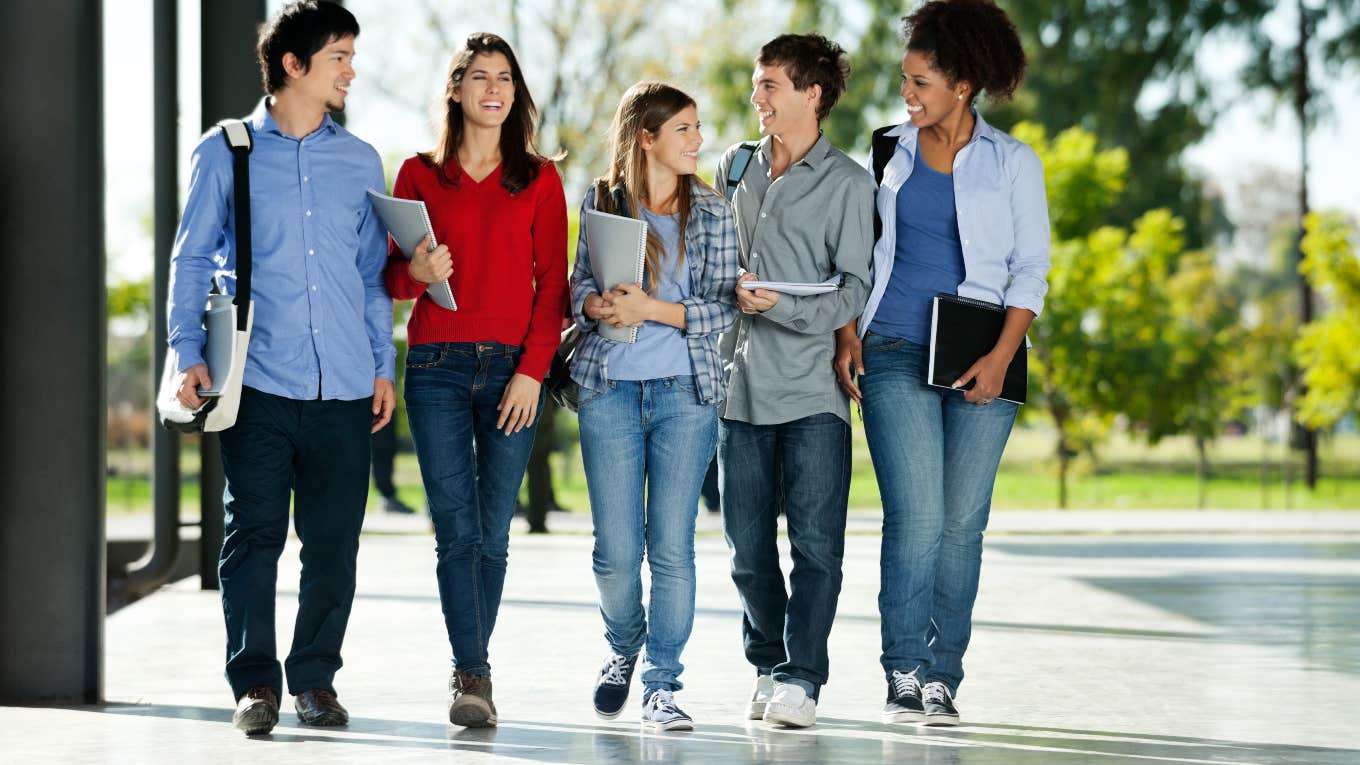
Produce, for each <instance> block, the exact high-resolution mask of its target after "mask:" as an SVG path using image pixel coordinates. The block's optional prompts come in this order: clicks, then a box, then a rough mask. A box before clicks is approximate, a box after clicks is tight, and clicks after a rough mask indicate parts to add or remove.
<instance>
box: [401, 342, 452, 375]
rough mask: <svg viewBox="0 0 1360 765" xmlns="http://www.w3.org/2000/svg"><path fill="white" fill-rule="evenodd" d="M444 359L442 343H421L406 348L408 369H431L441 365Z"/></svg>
mask: <svg viewBox="0 0 1360 765" xmlns="http://www.w3.org/2000/svg"><path fill="white" fill-rule="evenodd" d="M443 360H444V349H443V346H442V345H441V344H440V343H421V344H420V345H413V346H411V347H410V348H408V349H406V368H407V369H429V368H431V367H437V366H439V362H441V361H443Z"/></svg>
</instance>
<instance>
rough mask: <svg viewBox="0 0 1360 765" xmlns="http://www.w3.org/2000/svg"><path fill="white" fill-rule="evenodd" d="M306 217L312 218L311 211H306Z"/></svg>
mask: <svg viewBox="0 0 1360 765" xmlns="http://www.w3.org/2000/svg"><path fill="white" fill-rule="evenodd" d="M307 217H308V218H310V217H312V211H311V210H308V211H307Z"/></svg>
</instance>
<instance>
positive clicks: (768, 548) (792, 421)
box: [717, 34, 874, 727]
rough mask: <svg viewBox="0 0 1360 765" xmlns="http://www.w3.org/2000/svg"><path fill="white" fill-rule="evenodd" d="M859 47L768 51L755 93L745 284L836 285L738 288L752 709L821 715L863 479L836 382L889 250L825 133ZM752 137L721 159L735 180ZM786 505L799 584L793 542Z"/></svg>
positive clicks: (728, 526)
mask: <svg viewBox="0 0 1360 765" xmlns="http://www.w3.org/2000/svg"><path fill="white" fill-rule="evenodd" d="M848 74H849V66H848V64H847V62H846V55H845V51H844V50H842V49H841V48H840V46H838V45H836V44H835V43H833V42H831V41H830V40H828V39H826V38H825V37H822V36H820V35H815V34H814V35H782V36H780V37H777V38H775V39H774V40H771V41H770V42H769V43H766V45H765V46H764V47H763V48H761V50H760V55H759V56H758V57H757V58H756V66H755V73H754V75H753V76H752V78H751V81H752V84H753V86H754V90H753V92H752V94H751V104H752V105H753V106H754V107H755V110H756V115H757V117H758V118H759V120H760V133H761V135H762V136H764V139H763V140H761V142H760V144H759V148H758V149H757V151H756V152H755V153H754V155H752V156H751V158H750V163H749V165H748V166H747V167H746V170H745V172H744V174H743V175H742V177H741V180H740V183H739V184H738V186H737V187H736V190H735V193H734V194H733V195H732V205H733V207H734V209H735V212H736V221H737V236H738V240H739V244H740V250H741V265H742V267H743V268H744V269H745V270H746V271H747V273H746V274H745V275H744V276H743V277H742V281H743V282H744V281H750V280H752V279H756V278H759V279H761V280H767V281H782V282H821V281H825V280H827V279H829V278H831V277H833V276H835V275H837V274H840V275H841V276H842V277H843V281H842V284H841V287H840V289H838V290H836V291H834V292H828V293H824V294H820V295H806V296H795V295H785V294H780V293H778V292H773V291H770V290H766V289H756V290H749V289H747V288H746V287H744V286H742V285H741V282H739V283H738V286H737V300H738V303H739V307H740V308H741V314H740V315H739V318H738V322H737V325H736V326H735V327H734V328H733V329H732V330H731V331H730V332H729V333H728V334H727V335H726V336H724V338H723V344H722V362H723V367H724V370H725V372H726V374H727V375H728V385H729V389H728V400H727V404H726V409H725V410H724V412H723V419H722V423H721V435H720V440H719V445H718V459H719V464H720V472H721V479H720V480H721V483H722V512H723V529H724V532H725V534H726V537H727V542H728V545H729V547H730V548H731V550H732V579H733V581H734V582H736V585H737V591H738V593H739V594H740V596H741V601H742V609H743V611H744V612H745V613H744V619H743V621H742V635H743V639H744V642H745V648H746V658H747V660H748V661H750V662H751V663H752V664H753V665H755V667H756V673H757V674H756V687H755V691H754V692H753V694H752V698H751V704H750V707H749V710H748V711H749V715H750V717H751V719H762V718H763V719H764V720H766V721H767V722H771V723H776V724H779V725H786V726H792V727H807V726H810V725H812V724H813V723H814V722H815V721H816V717H817V697H818V694H819V691H820V689H821V686H822V685H823V684H825V683H826V680H827V671H828V658H827V650H826V642H827V636H828V635H829V634H830V632H831V623H832V621H833V620H834V619H835V615H836V600H837V598H838V596H839V595H840V589H841V558H842V556H843V554H844V549H845V513H846V504H847V502H848V498H849V490H850V404H849V400H848V399H847V398H846V396H845V394H844V393H842V392H841V390H840V389H839V388H838V386H837V385H836V379H835V374H834V370H833V368H832V361H833V357H834V356H835V351H836V340H835V331H836V329H837V328H839V327H841V326H843V325H844V324H845V323H846V322H848V321H850V320H851V319H853V318H854V317H855V316H857V315H859V313H860V311H862V310H863V308H864V301H865V298H866V296H867V293H868V284H869V280H870V270H869V257H870V252H871V251H872V248H873V244H874V242H873V205H874V182H873V178H872V177H871V176H870V175H869V173H868V172H866V171H865V170H864V168H863V167H861V166H860V165H858V164H857V163H856V162H855V161H854V160H852V159H850V158H849V157H848V156H846V155H845V153H844V152H842V151H840V150H839V149H837V148H835V147H834V146H832V145H831V143H830V142H829V141H827V139H826V136H824V135H822V134H821V129H820V125H821V121H822V120H823V119H825V118H826V116H827V114H828V113H829V112H830V111H831V107H832V106H833V105H834V104H835V103H836V100H837V99H838V98H839V97H840V95H841V93H843V92H844V91H845V84H846V77H847V75H848ZM739 151H741V147H740V145H738V146H733V147H732V148H730V149H728V151H727V152H726V153H725V154H724V155H723V159H722V161H721V162H719V163H718V174H717V178H718V179H719V181H720V182H721V181H722V180H723V179H726V178H727V177H728V168H729V167H731V165H732V162H733V159H734V157H735V155H736V154H737V153H738V152H739ZM781 512H782V513H783V514H784V516H785V518H786V521H787V525H788V534H789V543H790V545H791V546H792V548H793V572H792V574H791V575H790V583H791V584H792V591H791V592H786V590H785V588H784V575H783V572H782V571H781V570H780V563H779V549H778V546H777V534H778V530H777V519H778V517H779V514H780V513H781Z"/></svg>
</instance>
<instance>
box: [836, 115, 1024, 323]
mask: <svg viewBox="0 0 1360 765" xmlns="http://www.w3.org/2000/svg"><path fill="white" fill-rule="evenodd" d="M973 117H974V118H975V119H976V124H975V125H974V127H973V137H972V139H971V140H970V141H969V142H968V143H967V145H965V146H964V147H963V148H962V149H960V150H959V153H958V154H957V155H956V156H955V157H954V204H955V208H956V210H957V213H958V223H959V240H960V242H961V244H962V245H963V267H964V277H963V281H962V282H960V283H959V286H958V294H960V295H962V296H964V297H970V298H975V299H977V300H986V301H987V302H989V303H996V304H999V305H1005V306H1008V307H1009V306H1014V307H1016V308H1027V309H1029V310H1030V311H1032V312H1033V313H1034V315H1035V316H1038V315H1039V314H1040V313H1041V312H1043V310H1044V295H1046V294H1047V293H1048V260H1049V255H1048V252H1049V228H1048V195H1047V193H1046V192H1045V190H1044V166H1043V163H1042V162H1040V161H1039V155H1038V154H1035V153H1034V149H1032V148H1030V147H1029V145H1028V144H1025V143H1023V142H1021V141H1019V140H1016V139H1015V138H1012V137H1011V136H1009V135H1007V134H1006V133H1003V132H1002V131H1000V130H997V129H996V128H994V127H992V126H991V125H988V124H987V122H986V121H985V120H983V119H982V115H980V114H978V113H977V112H976V111H974V112H973ZM918 133H919V130H918V129H917V128H916V127H913V126H912V124H911V123H910V122H906V123H903V124H901V125H899V126H897V127H896V128H895V129H893V130H891V131H889V132H888V135H890V136H893V137H895V138H896V139H897V146H896V150H895V151H894V153H893V156H892V159H890V160H888V165H887V167H885V168H884V169H883V182H882V183H881V184H880V185H879V187H878V201H877V204H878V214H879V217H880V218H882V220H883V233H882V235H880V236H879V238H878V242H877V243H875V245H874V282H873V287H872V288H871V289H870V290H869V303H868V305H866V306H865V308H864V313H863V314H862V315H861V316H860V319H859V333H860V335H861V336H863V335H864V333H865V332H866V331H867V330H868V329H869V324H870V323H871V322H872V321H873V318H874V314H875V313H877V312H878V308H879V306H880V304H881V303H882V301H883V296H884V293H885V292H886V291H887V289H888V282H889V280H890V279H891V278H892V269H893V261H894V255H895V254H896V251H897V192H898V190H899V189H901V188H902V184H903V183H905V182H906V180H907V177H908V176H910V175H911V171H912V169H913V167H914V166H915V163H916V162H915V160H916V152H917V149H918V144H917V137H918Z"/></svg>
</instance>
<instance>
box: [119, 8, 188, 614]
mask: <svg viewBox="0 0 1360 765" xmlns="http://www.w3.org/2000/svg"><path fill="white" fill-rule="evenodd" d="M178 5H179V4H178V2H176V0H156V2H155V6H154V10H153V13H154V20H153V27H152V48H153V51H154V60H155V70H154V74H153V90H154V97H153V105H152V136H153V138H154V141H155V170H154V173H155V201H154V208H153V209H154V218H155V230H156V252H155V258H156V264H155V275H154V277H153V279H152V296H151V303H152V306H151V315H152V320H151V324H152V351H153V353H154V364H153V366H152V369H151V386H152V388H151V390H152V394H151V397H152V399H153V400H154V399H155V396H156V393H155V391H156V387H157V386H158V385H159V384H160V373H161V367H163V366H164V365H165V351H166V298H167V296H168V292H169V285H170V250H171V248H173V247H174V243H175V229H176V227H177V226H176V224H177V223H178V221H179V172H178V170H179V142H178V140H177V135H178V127H179V19H178V16H179V13H178ZM151 416H152V419H153V422H152V423H151V504H152V507H153V508H154V510H153V513H154V516H153V517H154V518H155V535H154V537H153V539H152V542H151V551H150V557H149V558H147V559H145V560H144V561H141V562H140V565H139V566H138V567H137V568H135V569H132V570H130V571H128V590H129V591H130V593H132V594H133V595H134V596H139V595H143V594H145V593H147V592H150V591H151V590H154V589H155V588H157V587H159V586H161V585H162V584H164V583H165V582H166V581H167V580H168V579H169V578H170V574H171V572H172V571H173V570H174V568H175V563H176V561H178V560H179V551H180V539H179V533H180V531H179V526H180V522H179V504H180V503H179V492H180V480H179V478H180V473H179V434H178V433H176V432H175V431H172V430H167V429H165V428H162V427H160V424H159V423H158V422H155V421H154V419H155V417H156V413H155V411H154V410H153V411H152V412H151Z"/></svg>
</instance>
